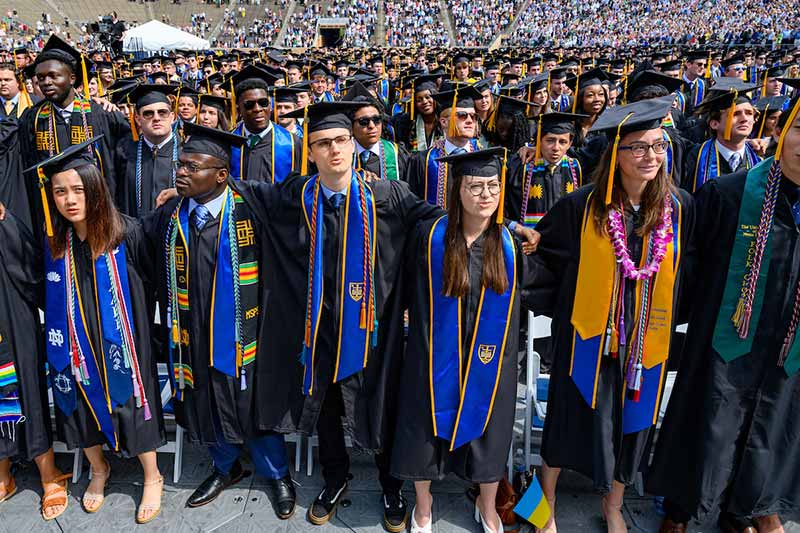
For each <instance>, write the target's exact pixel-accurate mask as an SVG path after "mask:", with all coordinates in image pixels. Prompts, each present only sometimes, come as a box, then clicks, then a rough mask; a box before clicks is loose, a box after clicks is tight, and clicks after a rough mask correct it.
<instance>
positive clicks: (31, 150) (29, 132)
mask: <svg viewBox="0 0 800 533" xmlns="http://www.w3.org/2000/svg"><path fill="white" fill-rule="evenodd" d="M46 103H47V100H43V101H42V102H39V103H38V104H37V105H35V106H34V107H31V108H28V109H26V110H25V113H24V114H23V115H22V117H21V118H20V131H19V145H20V151H21V153H22V163H23V167H24V169H27V168H30V167H32V166H34V165H35V164H37V163H39V162H40V161H43V160H45V159H47V154H44V155H40V152H39V151H38V150H37V149H36V115H37V113H38V112H39V110H40V109H41V107H42V106H43V105H45V104H46ZM91 106H92V111H91V113H87V114H86V120H87V122H88V123H89V125H90V126H91V131H90V133H91V134H92V135H93V136H95V137H96V136H98V135H100V134H103V135H104V137H103V139H102V140H101V141H100V142H99V146H100V149H99V151H100V157H101V158H102V165H101V166H102V168H101V170H102V172H103V176H104V177H105V180H106V183H107V184H108V188H109V192H111V197H112V198H116V194H117V192H116V191H117V181H118V179H119V173H120V172H121V171H122V170H121V169H117V168H116V165H115V161H116V159H115V157H114V151H115V147H116V145H117V143H119V142H120V141H122V140H123V139H125V138H126V137H129V136H130V134H131V126H130V124H129V123H128V120H127V119H126V118H125V116H124V115H123V114H122V113H120V112H118V111H117V112H113V113H109V112H107V111H103V107H102V106H100V105H99V104H96V103H94V102H92V103H91ZM55 124H56V135H57V137H58V144H59V146H62V147H64V146H69V145H70V144H73V143H71V138H70V127H69V126H68V125H67V123H66V122H65V121H64V119H63V118H61V115H60V114H59V113H55ZM75 144H77V143H75ZM25 185H26V190H27V194H28V202H29V203H30V205H31V218H32V223H33V230H34V235H35V236H36V237H37V239H38V238H41V237H42V236H43V235H44V231H43V224H44V211H43V208H42V200H41V195H40V193H39V180H38V178H37V177H36V174H35V173H32V174H30V175H27V176H25Z"/></svg>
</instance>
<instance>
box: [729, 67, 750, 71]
mask: <svg viewBox="0 0 800 533" xmlns="http://www.w3.org/2000/svg"><path fill="white" fill-rule="evenodd" d="M731 70H735V71H736V72H744V71H745V70H747V67H731Z"/></svg>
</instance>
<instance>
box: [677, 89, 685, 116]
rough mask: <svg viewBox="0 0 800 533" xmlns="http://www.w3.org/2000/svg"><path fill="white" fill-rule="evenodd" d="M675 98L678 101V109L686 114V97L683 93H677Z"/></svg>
mask: <svg viewBox="0 0 800 533" xmlns="http://www.w3.org/2000/svg"><path fill="white" fill-rule="evenodd" d="M675 98H676V99H677V100H678V109H679V110H680V112H681V113H685V112H686V96H685V95H684V94H683V93H682V92H680V91H677V92H676V93H675Z"/></svg>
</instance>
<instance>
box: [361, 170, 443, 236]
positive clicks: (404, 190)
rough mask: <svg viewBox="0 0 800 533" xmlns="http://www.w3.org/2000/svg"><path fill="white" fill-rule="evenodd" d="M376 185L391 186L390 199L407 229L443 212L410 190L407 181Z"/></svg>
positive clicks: (411, 228) (378, 184)
mask: <svg viewBox="0 0 800 533" xmlns="http://www.w3.org/2000/svg"><path fill="white" fill-rule="evenodd" d="M376 185H377V186H378V187H381V186H388V187H391V188H392V190H391V195H390V200H391V202H392V204H393V206H394V207H395V208H396V209H397V210H398V212H399V213H400V218H401V219H402V220H403V223H404V225H405V228H406V230H407V231H411V230H413V229H414V227H415V226H416V225H417V224H418V223H419V222H423V221H425V220H432V219H434V218H438V217H440V216H442V215H444V214H445V211H444V210H443V209H441V208H440V207H437V206H435V205H431V204H429V203H428V202H426V201H425V200H422V199H420V198H419V197H418V196H416V195H415V194H414V193H412V192H411V190H410V189H409V186H408V184H407V183H403V182H400V181H387V182H377V183H376Z"/></svg>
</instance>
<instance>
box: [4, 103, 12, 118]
mask: <svg viewBox="0 0 800 533" xmlns="http://www.w3.org/2000/svg"><path fill="white" fill-rule="evenodd" d="M4 105H5V108H6V115H10V114H11V112H12V111H13V110H14V102H12V101H11V100H6V102H5V104H4Z"/></svg>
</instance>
